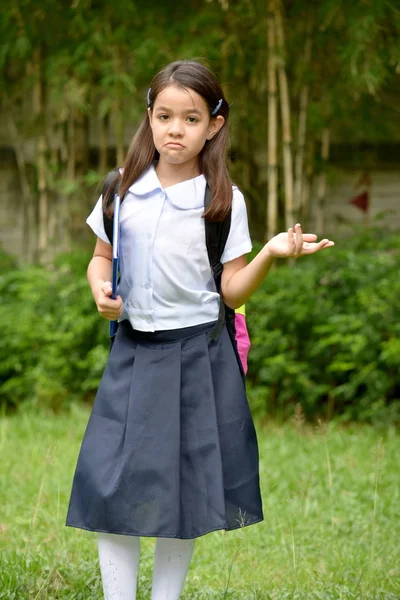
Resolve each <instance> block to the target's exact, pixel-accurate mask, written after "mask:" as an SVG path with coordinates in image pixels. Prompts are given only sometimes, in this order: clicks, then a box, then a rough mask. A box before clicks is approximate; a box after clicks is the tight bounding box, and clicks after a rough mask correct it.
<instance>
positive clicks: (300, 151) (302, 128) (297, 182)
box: [294, 20, 312, 215]
mask: <svg viewBox="0 0 400 600" xmlns="http://www.w3.org/2000/svg"><path fill="white" fill-rule="evenodd" d="M311 34H312V21H311V20H310V21H309V22H308V25H307V35H306V43H305V49H304V71H305V73H306V71H307V70H308V68H309V66H310V63H311V49H312V35H311ZM305 76H306V77H307V73H306V75H305ZM308 96H309V85H308V83H307V82H305V83H304V84H303V86H302V88H301V92H300V110H299V124H298V132H297V151H296V160H295V179H294V210H295V213H296V214H297V215H298V214H299V212H300V209H301V198H302V185H303V177H304V154H305V146H306V132H307V110H308Z"/></svg>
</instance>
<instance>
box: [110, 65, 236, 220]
mask: <svg viewBox="0 0 400 600" xmlns="http://www.w3.org/2000/svg"><path fill="white" fill-rule="evenodd" d="M171 84H173V85H178V86H180V87H182V88H184V89H191V90H194V91H195V92H197V93H198V94H199V95H200V96H201V97H202V98H203V100H204V101H205V102H206V104H207V105H208V106H209V107H210V116H211V112H212V111H213V110H214V109H215V108H216V106H217V105H218V103H219V101H220V100H221V99H222V104H221V106H220V108H219V110H218V112H217V113H216V114H215V115H214V116H218V115H222V116H223V117H224V119H225V122H224V124H223V126H222V127H221V129H220V130H219V131H218V133H217V134H216V135H215V136H214V137H213V138H212V139H211V140H208V141H207V142H206V143H205V145H204V147H203V149H202V151H201V152H200V155H199V168H200V172H201V173H203V175H204V176H205V178H206V180H207V183H208V185H209V186H210V188H211V191H212V197H213V199H212V202H211V203H210V206H209V207H208V209H207V211H206V212H205V213H204V217H206V218H207V219H210V220H212V221H222V220H223V219H224V218H225V217H226V215H227V213H228V212H229V210H230V208H231V205H232V181H231V179H230V177H229V173H228V169H227V166H226V155H227V146H228V120H229V104H228V102H227V101H226V99H225V96H224V92H223V91H222V88H221V85H220V84H219V82H218V81H217V79H216V77H215V76H214V75H213V73H211V71H209V70H208V69H207V68H206V67H205V66H204V65H202V64H201V63H198V62H195V61H191V60H179V61H176V62H173V63H171V64H169V65H167V66H166V67H165V68H164V69H162V70H161V71H160V72H159V73H157V75H155V77H154V78H153V80H152V82H151V85H150V88H151V92H150V97H149V101H150V110H152V107H153V106H154V103H155V100H156V98H157V96H158V94H159V93H160V92H161V91H162V90H163V89H164V88H166V87H167V86H168V85H171ZM158 157H159V155H158V152H157V150H156V148H155V146H154V142H153V133H152V130H151V127H150V122H149V118H148V115H147V113H146V114H145V115H144V117H143V120H142V122H141V124H140V126H139V129H138V131H137V132H136V135H135V136H134V138H133V140H132V143H131V145H130V148H129V151H128V154H127V155H126V158H125V162H124V165H123V173H122V176H121V180H120V183H119V193H120V197H121V199H123V197H124V195H125V194H126V192H127V191H128V189H129V187H130V186H131V185H132V184H133V183H134V182H135V181H136V180H137V179H138V178H139V177H140V175H141V174H142V173H143V171H144V170H145V169H146V168H147V167H148V166H149V165H151V164H152V162H153V161H154V160H157V159H158ZM116 179H118V176H117V178H116ZM112 188H113V186H111V188H110V193H108V194H106V195H105V198H103V203H104V208H105V210H106V211H107V214H109V215H110V216H111V215H112V210H113V206H112V204H113V198H112V197H110V196H112V192H111V190H112Z"/></svg>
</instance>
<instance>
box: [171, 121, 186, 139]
mask: <svg viewBox="0 0 400 600" xmlns="http://www.w3.org/2000/svg"><path fill="white" fill-rule="evenodd" d="M168 133H169V135H172V136H174V137H175V136H176V137H180V136H182V135H183V127H182V123H181V120H180V119H171V120H170V122H169V129H168Z"/></svg>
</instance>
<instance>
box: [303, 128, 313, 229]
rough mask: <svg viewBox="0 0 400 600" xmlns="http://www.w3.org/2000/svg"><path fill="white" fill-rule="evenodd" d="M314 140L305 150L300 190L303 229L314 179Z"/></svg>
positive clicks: (307, 219) (309, 205)
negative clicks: (306, 150) (305, 158)
mask: <svg viewBox="0 0 400 600" xmlns="http://www.w3.org/2000/svg"><path fill="white" fill-rule="evenodd" d="M314 148H315V143H314V140H311V141H310V143H309V147H308V152H307V160H306V166H305V169H304V182H303V186H302V192H301V213H300V222H301V223H302V225H303V231H305V230H306V229H308V224H309V220H310V208H311V191H312V185H313V179H314Z"/></svg>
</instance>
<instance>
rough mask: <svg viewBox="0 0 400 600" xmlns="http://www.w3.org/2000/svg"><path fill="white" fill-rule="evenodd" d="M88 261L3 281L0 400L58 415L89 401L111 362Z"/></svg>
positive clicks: (66, 259)
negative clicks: (87, 273) (75, 403)
mask: <svg viewBox="0 0 400 600" xmlns="http://www.w3.org/2000/svg"><path fill="white" fill-rule="evenodd" d="M87 262H88V257H87V256H86V255H80V254H77V255H74V254H73V255H70V256H60V257H59V258H58V260H57V262H56V267H55V268H54V269H51V270H48V269H44V268H41V267H34V266H32V267H26V268H20V269H15V270H9V271H8V272H7V273H4V274H3V275H1V277H0V311H1V329H2V335H1V338H0V356H1V359H0V363H1V364H0V397H1V401H2V403H3V404H6V405H8V406H13V405H14V406H16V405H18V404H19V403H21V402H23V401H24V400H25V399H29V400H30V402H32V403H33V404H34V405H41V406H47V407H49V408H53V409H55V410H57V409H59V408H60V407H61V406H63V407H65V406H66V405H68V404H69V403H70V402H71V401H72V400H73V399H76V398H79V399H85V398H90V397H91V395H92V394H93V392H94V390H95V389H96V386H97V384H98V380H99V377H100V375H101V372H102V369H103V367H104V364H105V362H106V358H107V327H106V324H105V323H104V322H102V321H101V319H99V317H98V315H97V314H96V310H95V306H94V303H93V299H92V298H91V294H90V289H89V286H88V284H87V281H86V278H85V275H84V266H83V265H84V264H87Z"/></svg>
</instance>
